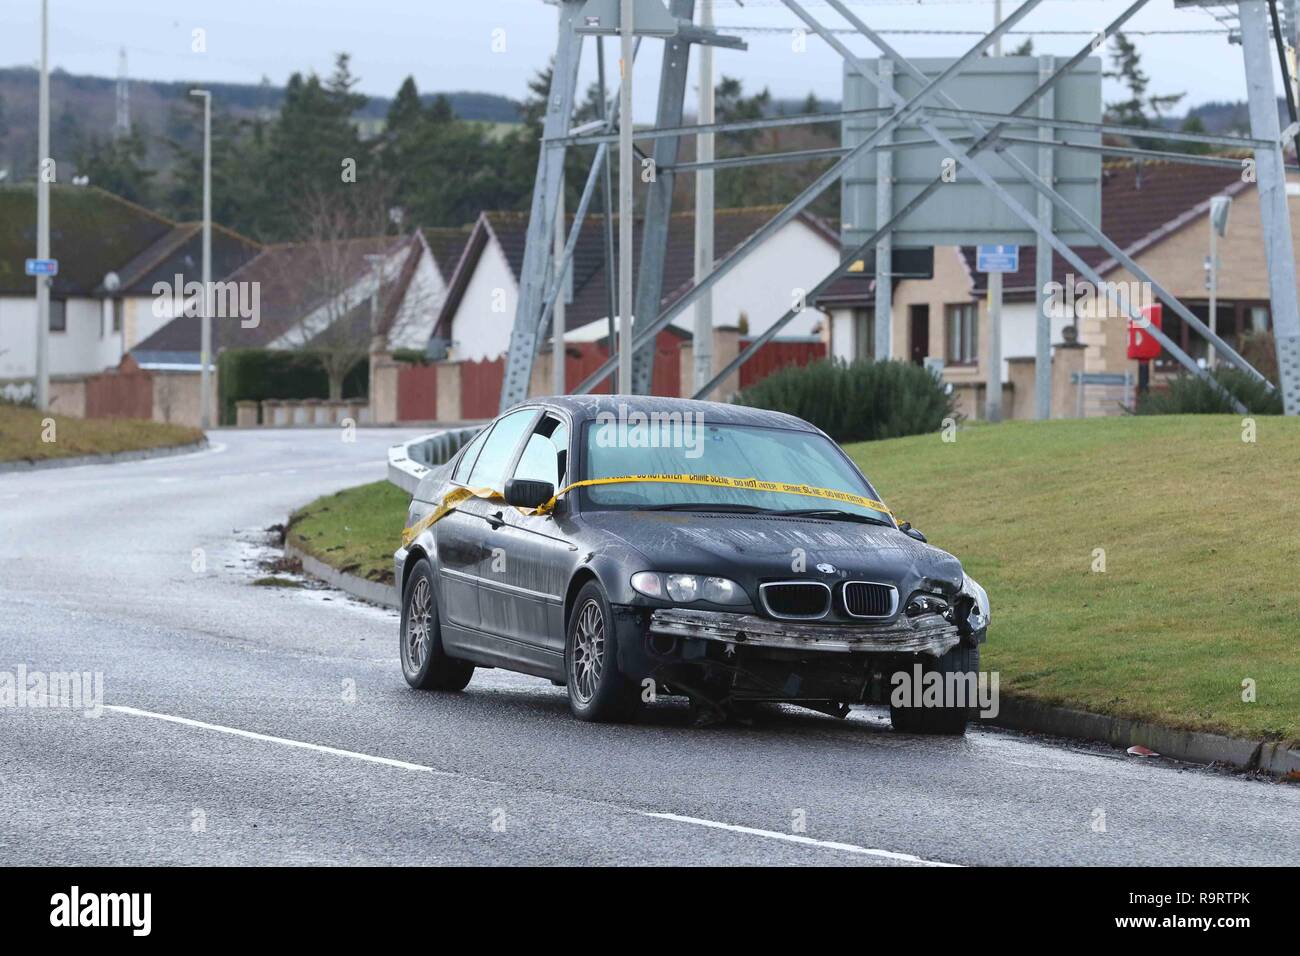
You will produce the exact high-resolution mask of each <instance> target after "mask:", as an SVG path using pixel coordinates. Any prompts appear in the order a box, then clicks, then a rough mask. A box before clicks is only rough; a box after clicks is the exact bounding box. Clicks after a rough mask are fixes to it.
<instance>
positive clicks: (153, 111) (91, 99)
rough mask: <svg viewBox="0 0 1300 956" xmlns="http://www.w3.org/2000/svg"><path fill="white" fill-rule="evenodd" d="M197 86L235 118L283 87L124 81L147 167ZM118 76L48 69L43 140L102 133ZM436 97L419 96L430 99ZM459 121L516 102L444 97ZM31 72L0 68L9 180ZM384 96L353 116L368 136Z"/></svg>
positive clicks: (26, 163)
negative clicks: (143, 140)
mask: <svg viewBox="0 0 1300 956" xmlns="http://www.w3.org/2000/svg"><path fill="white" fill-rule="evenodd" d="M197 85H202V86H203V87H204V88H205V89H210V90H212V96H213V100H214V106H215V108H216V109H219V110H226V111H228V112H229V113H231V114H233V115H234V116H237V117H243V118H253V117H257V116H261V117H264V118H269V117H271V116H274V115H275V114H276V112H278V110H279V109H280V104H281V102H282V101H283V99H284V87H282V86H273V85H271V83H270V81H268V80H265V79H264V80H263V81H262V82H261V83H201V84H200V83H198V82H197V81H195V82H167V81H163V80H131V81H130V92H131V121H132V123H133V124H135V125H137V126H139V127H140V128H142V129H143V130H144V131H145V132H146V134H147V136H146V138H147V139H148V140H149V141H150V151H149V164H150V165H151V166H153V167H154V168H162V167H164V166H165V165H166V164H167V163H168V162H169V161H170V156H169V154H168V151H167V149H166V147H165V145H164V143H163V142H162V140H163V139H165V138H174V139H179V140H181V141H185V142H188V141H190V138H191V137H192V136H193V135H194V134H195V130H194V129H193V123H192V121H191V120H189V119H188V118H187V117H188V116H189V115H190V114H189V113H188V109H189V108H190V106H191V104H192V103H193V102H194V101H193V100H192V99H191V97H190V96H189V91H190V90H192V89H194V88H195V86H197ZM116 89H117V80H116V79H115V78H113V77H106V76H80V75H75V74H72V73H67V72H65V71H63V70H54V71H53V72H52V73H51V74H50V138H51V147H52V150H53V153H54V155H55V156H56V157H60V156H62V157H69V156H70V155H71V154H72V153H73V152H74V151H75V148H76V143H77V141H78V138H85V137H89V136H101V137H103V136H107V135H108V134H109V133H111V132H112V128H113V121H114V117H115V116H116V105H115V103H116V99H115V97H116ZM437 95H438V94H436V93H426V94H424V96H423V99H424V100H425V101H426V102H431V101H432V100H433V99H434V98H435V97H436V96H437ZM443 95H445V96H446V97H447V99H448V100H449V101H450V102H451V107H452V110H453V111H454V112H455V113H456V115H457V116H459V117H460V118H462V119H467V120H482V121H485V122H491V123H517V122H519V103H517V102H515V101H514V100H512V99H509V98H508V97H505V96H498V95H497V94H495V93H476V92H470V91H457V92H450V93H445V94H443ZM36 98H37V74H36V70H34V69H32V68H31V67H22V66H20V67H2V68H0V169H8V170H9V178H10V179H11V180H12V179H15V178H26V177H28V176H30V175H31V172H32V170H33V169H34V167H35V163H36V112H37V102H36ZM390 102H391V98H390V97H386V96H375V97H371V99H370V101H369V102H368V103H367V104H366V105H365V107H363V108H362V109H361V110H359V111H358V113H357V120H358V121H359V122H360V123H361V125H362V127H363V129H364V130H365V131H366V132H367V133H372V132H373V131H374V130H375V129H376V128H377V121H379V120H382V118H383V117H384V115H385V114H386V113H387V112H388V106H389V103H390Z"/></svg>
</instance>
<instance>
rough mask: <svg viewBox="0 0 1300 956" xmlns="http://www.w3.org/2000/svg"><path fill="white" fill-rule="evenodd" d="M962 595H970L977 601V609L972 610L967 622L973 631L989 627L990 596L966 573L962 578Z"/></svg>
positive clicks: (963, 573)
mask: <svg viewBox="0 0 1300 956" xmlns="http://www.w3.org/2000/svg"><path fill="white" fill-rule="evenodd" d="M961 593H962V594H968V595H970V596H971V598H972V599H973V600H974V601H975V607H974V608H972V610H971V613H970V616H969V617H967V619H966V620H967V621H968V622H969V623H970V628H971V630H972V631H978V630H981V629H983V628H986V627H988V626H989V596H988V592H986V591H985V590H984V589H983V588H982V587H980V584H979V582H978V581H976V580H975V579H974V578H973V577H971V576H970V575H969V574H966V573H965V572H962V576H961Z"/></svg>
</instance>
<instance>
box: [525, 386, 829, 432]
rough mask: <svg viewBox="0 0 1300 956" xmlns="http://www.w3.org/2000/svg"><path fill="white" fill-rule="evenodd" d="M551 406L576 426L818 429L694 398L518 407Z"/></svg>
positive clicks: (581, 400)
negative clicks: (649, 423)
mask: <svg viewBox="0 0 1300 956" xmlns="http://www.w3.org/2000/svg"><path fill="white" fill-rule="evenodd" d="M526 405H534V406H535V405H550V406H552V407H554V408H559V409H563V410H564V411H567V412H568V413H569V414H570V415H571V416H572V418H573V420H574V421H575V422H583V421H594V420H596V419H597V418H598V417H599V416H601V415H602V414H609V415H614V416H623V415H629V414H632V413H635V412H640V413H641V414H643V415H646V416H647V417H648V416H651V415H672V414H679V415H683V416H685V415H702V416H703V420H704V421H705V422H707V423H708V424H711V425H763V426H767V427H769V428H789V429H794V430H797V431H805V432H815V431H818V429H817V428H815V427H814V426H812V425H810V424H808V423H807V422H806V421H804V420H803V419H802V418H796V417H795V416H793V415H787V414H785V413H784V412H774V411H770V410H769V409H766V408H750V407H748V406H746V405H731V404H728V403H726V402H700V401H696V400H695V399H691V398H664V397H661V396H658V395H559V396H544V397H538V398H530V399H528V400H527V401H523V402H519V403H518V405H517V406H515V407H522V406H526Z"/></svg>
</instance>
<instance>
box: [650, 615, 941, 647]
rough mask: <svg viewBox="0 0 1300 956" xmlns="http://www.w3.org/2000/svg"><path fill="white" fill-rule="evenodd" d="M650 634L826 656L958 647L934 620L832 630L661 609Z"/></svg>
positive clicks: (833, 626)
mask: <svg viewBox="0 0 1300 956" xmlns="http://www.w3.org/2000/svg"><path fill="white" fill-rule="evenodd" d="M650 633H651V634H660V635H663V636H665V637H672V638H677V639H684V638H697V639H702V640H707V641H718V642H721V643H723V644H729V645H732V646H734V647H737V648H739V647H755V648H771V649H778V650H793V651H818V652H827V653H841V654H842V653H868V654H871V653H875V654H929V655H933V656H935V657H939V656H941V655H943V654H945V653H947V652H948V651H949V650H951V649H952V648H953V647H956V646H957V644H958V643H960V641H961V639H962V638H961V634H960V633H959V631H958V628H957V625H955V624H953V623H951V622H949V621H947V620H945V619H944V618H943V617H942V616H941V615H938V614H922V615H920V616H918V617H915V618H909V617H906V616H904V615H901V614H900V615H899V616H897V617H896V618H894V619H893V620H887V621H878V622H871V623H866V622H864V623H860V624H858V623H854V624H849V623H845V622H837V623H831V624H824V623H817V624H813V623H805V622H802V621H790V620H772V619H770V618H765V617H759V616H757V615H754V614H734V613H727V612H724V611H696V610H688V609H686V608H661V609H659V610H656V611H654V612H652V613H651V615H650Z"/></svg>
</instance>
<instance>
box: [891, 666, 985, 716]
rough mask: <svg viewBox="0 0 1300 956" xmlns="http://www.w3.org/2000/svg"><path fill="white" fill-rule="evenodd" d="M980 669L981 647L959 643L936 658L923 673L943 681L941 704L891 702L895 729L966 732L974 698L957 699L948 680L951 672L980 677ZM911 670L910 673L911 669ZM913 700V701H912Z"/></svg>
mask: <svg viewBox="0 0 1300 956" xmlns="http://www.w3.org/2000/svg"><path fill="white" fill-rule="evenodd" d="M979 669H980V649H979V648H978V647H966V646H965V645H962V644H958V645H957V646H956V647H954V648H952V649H951V650H949V651H948V653H946V654H944V655H943V656H942V657H940V658H939V659H938V660H936V661H932V662H931V663H930V664H928V665H927V666H925V667H924V668H923V674H924V675H925V676H926V677H927V678H928V675H929V674H932V673H934V674H937V675H938V677H939V678H940V680H941V681H942V683H941V685H940V686H941V687H942V688H943V690H942V691H941V696H942V698H943V700H942V704H941V705H940V706H937V707H934V706H921V707H917V706H906V707H898V706H895V705H894V703H893V702H892V701H891V702H890V705H889V719H890V721H891V722H892V723H893V725H894V729H895V730H897V731H898V732H899V733H902V734H949V735H953V736H961V735H962V734H964V733H966V723H967V721H968V720H970V717H971V714H972V713H973V708H972V707H971V706H970V705H971V703H973V701H970V700H958V699H955V695H953V694H951V693H950V689H951V688H952V686H953V681H950V680H948V679H947V677H948V675H949V674H972V675H975V676H976V677H978V675H979ZM909 673H911V672H910V671H909ZM909 702H910V701H909ZM959 705H960V706H959Z"/></svg>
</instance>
